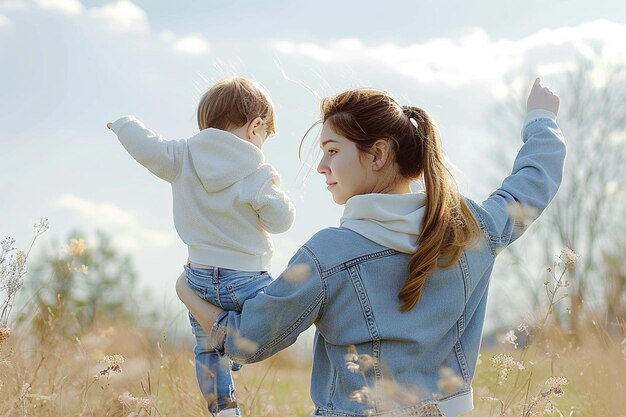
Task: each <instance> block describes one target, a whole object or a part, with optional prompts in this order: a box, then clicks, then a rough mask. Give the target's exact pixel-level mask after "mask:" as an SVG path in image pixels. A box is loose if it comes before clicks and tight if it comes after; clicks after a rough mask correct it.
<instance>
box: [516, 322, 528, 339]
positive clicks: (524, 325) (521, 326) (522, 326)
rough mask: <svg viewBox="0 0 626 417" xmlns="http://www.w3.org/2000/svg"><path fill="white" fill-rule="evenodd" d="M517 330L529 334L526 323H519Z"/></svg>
mask: <svg viewBox="0 0 626 417" xmlns="http://www.w3.org/2000/svg"><path fill="white" fill-rule="evenodd" d="M517 330H518V331H520V332H524V333H526V336H528V335H529V334H530V331H529V330H528V324H526V323H520V325H519V326H517Z"/></svg>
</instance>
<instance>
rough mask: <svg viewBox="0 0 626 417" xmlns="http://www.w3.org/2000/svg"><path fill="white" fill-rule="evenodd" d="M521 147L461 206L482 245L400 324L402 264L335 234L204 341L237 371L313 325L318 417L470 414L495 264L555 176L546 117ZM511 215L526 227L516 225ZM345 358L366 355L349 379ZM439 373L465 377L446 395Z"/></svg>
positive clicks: (556, 160)
mask: <svg viewBox="0 0 626 417" xmlns="http://www.w3.org/2000/svg"><path fill="white" fill-rule="evenodd" d="M522 139H523V142H524V144H523V146H522V147H521V149H520V151H519V153H518V155H517V158H516V159H515V163H514V165H513V170H512V173H511V175H510V176H508V177H507V178H506V179H505V180H504V182H503V183H502V185H501V186H500V188H498V189H497V190H496V191H495V192H494V193H493V194H492V195H491V196H489V198H488V199H487V200H485V201H483V202H482V203H476V202H474V201H472V200H470V199H466V202H467V204H468V205H469V207H470V209H471V210H472V212H473V214H474V216H475V217H476V220H477V221H478V224H479V225H480V228H481V230H482V232H483V233H482V238H481V240H480V242H479V243H478V244H477V245H475V246H472V247H469V248H466V250H465V251H464V252H463V254H462V256H461V258H460V259H459V261H458V262H457V263H456V264H455V265H453V266H452V267H450V268H448V269H441V270H438V271H436V272H435V273H434V274H432V275H431V276H430V277H429V278H428V279H427V280H426V283H425V286H424V288H423V292H422V295H421V298H420V301H419V302H418V304H417V306H415V307H414V308H413V309H412V310H410V311H409V312H407V313H400V311H399V309H400V302H399V299H398V293H399V292H400V290H401V288H402V287H403V285H404V283H405V281H406V278H407V271H408V262H409V258H410V255H408V254H405V253H400V252H397V251H395V250H393V249H389V248H386V247H384V246H381V245H379V244H377V243H374V242H373V241H371V240H368V239H366V238H365V237H363V236H361V235H359V234H358V233H356V232H354V231H352V230H349V229H347V228H344V227H339V228H328V229H324V230H322V231H320V232H318V233H317V234H316V235H315V236H313V237H312V238H311V239H310V240H309V241H308V242H307V243H306V244H305V245H304V246H302V247H301V248H300V249H299V250H298V252H297V253H296V254H295V256H294V257H293V258H292V259H291V261H290V263H289V265H290V268H288V270H287V271H286V272H285V273H283V274H282V275H281V276H280V277H278V278H277V279H276V280H275V281H274V282H273V283H272V284H271V285H270V286H269V287H267V289H266V290H265V292H264V293H261V294H259V295H258V296H256V297H255V298H253V299H250V300H248V301H247V302H246V304H245V306H244V308H243V311H242V312H241V313H237V312H234V311H225V312H223V313H221V314H220V315H219V316H218V319H217V320H216V322H215V325H214V327H213V329H212V332H211V336H212V338H213V340H214V342H215V344H216V347H217V348H218V349H220V350H223V351H224V352H225V353H226V354H227V355H229V356H231V357H232V358H233V359H234V360H235V361H236V362H239V363H246V362H256V361H260V360H262V359H265V358H267V357H269V356H271V355H273V354H275V353H276V352H278V351H280V350H282V349H284V348H286V347H287V346H289V345H291V344H292V343H293V342H294V341H295V340H296V338H297V337H298V335H299V334H300V333H302V332H303V331H305V330H306V329H308V328H309V327H310V326H311V325H315V326H316V332H315V342H314V356H313V369H312V377H311V397H312V400H313V403H314V404H315V412H314V415H315V416H336V417H353V416H359V415H364V413H365V410H372V411H370V413H372V412H373V413H374V414H368V415H385V416H387V415H388V416H392V415H393V416H405V415H406V416H409V415H411V416H427V415H428V416H431V415H432V416H436V415H438V416H441V415H445V416H446V417H450V416H456V415H458V414H460V413H463V412H467V411H469V410H471V408H472V407H473V406H472V395H471V382H472V379H473V377H474V371H475V368H476V361H477V358H478V352H479V349H480V341H481V334H482V329H483V323H484V320H485V307H486V302H487V293H488V289H489V280H490V276H491V272H492V269H493V265H494V261H495V259H496V256H497V254H498V253H499V252H500V251H501V250H502V249H504V248H505V247H506V246H508V245H509V244H511V243H512V242H513V241H514V240H515V239H517V238H518V237H519V236H520V235H521V234H522V233H523V232H524V230H525V229H526V228H527V227H528V225H529V223H530V221H532V220H533V219H535V218H536V217H537V216H538V215H539V214H540V213H541V212H542V211H543V210H544V209H545V208H546V206H547V205H548V203H549V202H550V201H551V200H552V198H553V197H554V196H555V194H556V192H557V189H558V187H559V184H560V182H561V178H562V174H563V164H564V159H565V153H566V149H565V144H564V142H563V139H562V135H561V132H560V130H559V128H558V126H557V125H556V122H555V121H554V115H552V114H551V113H549V112H547V111H534V112H531V113H530V114H529V115H528V118H527V121H526V123H525V126H524V129H523V133H522ZM515 207H524V208H526V209H525V210H519V209H516V208H515ZM512 208H513V209H512ZM520 212H521V213H523V214H525V216H524V217H525V218H520V216H519V215H513V214H514V213H518V214H519V213H520ZM528 216H530V217H528ZM529 220H530V221H529ZM295 265H297V267H294V266H295ZM298 271H299V272H300V273H302V272H303V271H304V273H305V274H306V275H305V276H304V279H303V277H298V276H297V275H298V274H297V272H298ZM242 340H245V341H247V342H252V343H241V342H242ZM351 346H352V348H351ZM352 349H356V353H358V355H369V356H361V357H360V358H361V359H364V360H365V361H358V360H357V361H356V362H355V363H357V364H360V365H361V368H360V370H359V371H358V372H351V370H350V369H348V366H347V362H349V361H352V360H354V359H356V358H355V357H354V356H353V355H351V352H352V353H354V350H352ZM370 357H371V359H370ZM364 365H365V366H364ZM443 368H450V369H451V370H453V371H454V373H455V374H456V375H458V376H459V377H460V378H462V380H461V381H462V382H461V384H460V385H459V386H458V389H457V392H456V393H455V394H453V395H445V394H444V393H443V392H440V390H439V387H438V384H437V382H438V381H439V380H440V373H439V372H440V370H441V369H443ZM354 370H355V367H354V365H353V366H352V371H354ZM364 386H366V387H368V390H369V391H367V392H365V391H363V390H362V388H363V387H364ZM359 390H361V391H359ZM359 393H361V394H360V395H359ZM364 393H365V394H366V395H364ZM435 400H439V401H435ZM378 413H380V414H378ZM365 414H366V413H365Z"/></svg>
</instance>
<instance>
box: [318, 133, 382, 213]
mask: <svg viewBox="0 0 626 417" xmlns="http://www.w3.org/2000/svg"><path fill="white" fill-rule="evenodd" d="M320 147H321V148H322V152H323V155H322V160H321V161H320V163H319V165H318V166H317V172H319V173H320V174H322V175H324V177H326V185H327V188H328V191H330V192H331V194H332V195H333V200H334V201H335V203H337V204H345V203H346V201H348V199H349V198H350V197H353V196H355V195H359V194H368V193H371V192H372V190H373V189H374V187H375V185H376V179H377V175H376V172H374V170H373V169H372V168H371V167H370V166H369V165H370V164H368V161H369V159H368V155H367V154H362V153H361V151H360V150H359V149H358V148H357V147H356V144H355V143H354V142H352V141H351V140H349V139H346V138H345V137H343V136H340V135H338V134H337V133H335V132H334V131H333V129H332V128H331V127H330V125H328V124H324V126H323V127H322V132H321V134H320Z"/></svg>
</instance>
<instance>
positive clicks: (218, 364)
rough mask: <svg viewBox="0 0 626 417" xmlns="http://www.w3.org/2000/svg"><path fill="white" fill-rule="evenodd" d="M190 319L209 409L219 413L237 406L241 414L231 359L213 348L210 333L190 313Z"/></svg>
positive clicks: (197, 364) (199, 375)
mask: <svg viewBox="0 0 626 417" xmlns="http://www.w3.org/2000/svg"><path fill="white" fill-rule="evenodd" d="M189 320H190V322H191V326H192V329H193V334H194V335H195V337H196V347H195V348H194V354H195V365H196V378H197V380H198V386H199V387H200V391H201V392H202V395H203V396H204V398H205V400H206V402H207V405H208V408H209V411H210V412H211V413H212V414H213V415H217V414H218V413H219V412H220V411H221V410H224V409H228V408H237V410H236V411H237V413H238V414H240V413H239V410H238V406H237V400H236V399H235V385H234V384H233V379H232V374H231V372H230V366H231V361H230V359H228V357H226V356H224V355H220V354H219V352H217V351H216V350H214V349H213V348H212V346H211V345H210V343H209V335H208V334H207V333H206V332H205V331H204V329H203V328H202V327H201V326H200V325H199V324H198V322H197V321H196V320H195V319H194V318H193V316H192V315H191V314H189Z"/></svg>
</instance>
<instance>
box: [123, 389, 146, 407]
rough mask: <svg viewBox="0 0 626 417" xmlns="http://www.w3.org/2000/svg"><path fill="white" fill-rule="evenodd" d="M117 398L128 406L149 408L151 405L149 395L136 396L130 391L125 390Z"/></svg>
mask: <svg viewBox="0 0 626 417" xmlns="http://www.w3.org/2000/svg"><path fill="white" fill-rule="evenodd" d="M117 400H118V401H119V402H120V403H122V404H124V405H125V406H127V407H132V406H137V407H139V408H143V409H148V408H149V407H150V405H151V401H150V398H148V397H135V396H134V395H133V394H131V393H130V392H128V391H125V392H124V393H123V394H121V395H120V396H119V397H117Z"/></svg>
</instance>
